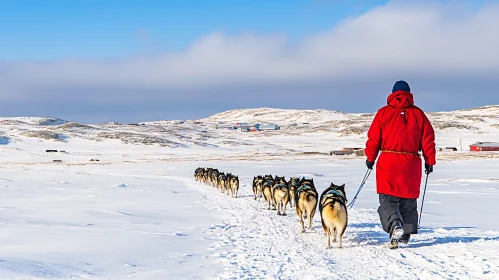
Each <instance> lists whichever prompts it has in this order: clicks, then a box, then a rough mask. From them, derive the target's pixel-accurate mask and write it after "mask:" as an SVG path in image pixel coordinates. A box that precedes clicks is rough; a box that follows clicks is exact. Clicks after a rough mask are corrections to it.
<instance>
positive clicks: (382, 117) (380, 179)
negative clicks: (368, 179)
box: [365, 90, 436, 198]
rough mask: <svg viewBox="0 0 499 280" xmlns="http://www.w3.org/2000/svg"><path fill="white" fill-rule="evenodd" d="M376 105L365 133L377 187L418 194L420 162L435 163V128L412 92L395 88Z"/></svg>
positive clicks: (389, 191) (406, 195) (412, 195)
mask: <svg viewBox="0 0 499 280" xmlns="http://www.w3.org/2000/svg"><path fill="white" fill-rule="evenodd" d="M387 103H388V105H387V106H385V107H383V108H381V109H379V111H378V113H377V114H376V116H375V117H374V120H373V123H372V125H371V127H370V128H369V131H368V133H367V136H368V138H369V139H368V140H367V143H366V149H365V153H366V156H367V160H369V161H371V162H374V161H376V158H377V157H378V153H379V152H380V151H381V155H380V156H379V159H378V162H377V164H376V190H377V192H378V193H379V194H387V195H392V196H396V197H401V198H418V197H419V192H420V186H421V176H422V162H421V156H420V155H419V152H420V151H422V153H423V157H424V160H425V162H426V163H427V164H429V165H435V163H436V161H435V132H434V131H433V127H432V126H431V123H430V121H429V120H428V118H427V117H426V115H425V113H424V112H423V111H422V110H421V109H419V108H418V107H416V106H414V97H413V95H412V93H410V92H406V91H402V90H399V91H396V92H394V93H392V94H390V96H388V100H387Z"/></svg>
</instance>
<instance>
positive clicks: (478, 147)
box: [470, 142, 499, 152]
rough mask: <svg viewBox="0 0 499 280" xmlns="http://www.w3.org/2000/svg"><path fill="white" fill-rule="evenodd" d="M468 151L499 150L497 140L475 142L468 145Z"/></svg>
mask: <svg viewBox="0 0 499 280" xmlns="http://www.w3.org/2000/svg"><path fill="white" fill-rule="evenodd" d="M470 151H473V152H487V151H499V143H497V142H476V143H475V144H471V145H470Z"/></svg>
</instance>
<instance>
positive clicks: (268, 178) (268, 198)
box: [262, 175, 276, 210]
mask: <svg viewBox="0 0 499 280" xmlns="http://www.w3.org/2000/svg"><path fill="white" fill-rule="evenodd" d="M273 185H274V178H273V177H272V175H265V176H264V177H263V185H262V192H263V197H264V198H265V204H267V206H268V209H270V208H271V206H272V210H275V209H276V208H275V205H273V203H274V197H273V196H272V186H273Z"/></svg>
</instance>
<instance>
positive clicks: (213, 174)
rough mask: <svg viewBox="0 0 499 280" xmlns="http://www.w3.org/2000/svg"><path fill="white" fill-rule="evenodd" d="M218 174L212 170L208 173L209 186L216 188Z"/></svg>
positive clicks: (215, 170)
mask: <svg viewBox="0 0 499 280" xmlns="http://www.w3.org/2000/svg"><path fill="white" fill-rule="evenodd" d="M219 175H220V172H219V171H218V170H217V169H213V170H212V171H211V173H210V181H211V185H212V186H214V187H217V186H218V178H219Z"/></svg>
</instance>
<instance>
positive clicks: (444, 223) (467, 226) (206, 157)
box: [0, 106, 499, 279]
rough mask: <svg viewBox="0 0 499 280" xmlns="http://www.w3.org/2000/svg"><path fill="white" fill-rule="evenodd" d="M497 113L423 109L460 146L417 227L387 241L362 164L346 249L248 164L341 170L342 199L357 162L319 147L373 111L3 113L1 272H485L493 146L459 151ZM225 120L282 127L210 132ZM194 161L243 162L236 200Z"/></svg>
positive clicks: (257, 275) (498, 238) (475, 275)
mask: <svg viewBox="0 0 499 280" xmlns="http://www.w3.org/2000/svg"><path fill="white" fill-rule="evenodd" d="M498 113H499V107H497V106H495V107H494V106H491V107H486V108H479V109H474V110H467V111H457V112H441V113H433V114H429V116H430V119H431V120H432V122H433V123H434V125H435V127H436V128H437V144H438V145H439V146H440V147H445V146H456V147H458V149H460V144H462V145H463V152H439V153H438V156H437V159H439V162H438V165H437V166H436V167H435V172H434V173H433V174H431V175H430V179H429V184H428V190H427V192H426V199H425V206H424V211H423V217H422V224H421V226H422V228H421V230H420V234H419V235H416V236H414V237H413V239H412V240H411V244H410V246H409V247H407V248H401V249H399V250H389V249H388V248H387V246H386V243H387V234H385V233H384V232H383V231H382V229H381V228H380V225H379V221H378V217H377V213H376V208H377V196H376V193H375V184H374V178H375V174H374V173H373V174H372V175H371V177H370V178H369V180H368V182H367V184H366V186H365V187H364V189H363V190H362V192H361V194H360V195H359V197H358V199H357V202H356V204H355V207H354V208H353V209H352V210H350V211H349V227H348V228H347V231H346V234H345V235H346V236H345V239H344V248H343V249H338V248H336V247H335V246H333V248H332V249H330V250H326V249H325V237H324V234H323V231H322V227H321V225H320V217H319V215H318V214H316V216H315V218H314V222H313V229H312V230H311V231H309V232H307V233H305V234H302V233H300V230H299V225H298V220H297V217H296V214H295V212H294V209H288V216H278V215H276V212H275V211H269V210H266V209H264V205H263V202H257V201H254V200H253V197H252V192H251V186H250V183H251V179H252V178H253V176H255V175H260V174H268V173H271V174H273V175H283V176H287V177H288V176H305V177H308V178H314V181H315V183H316V185H317V187H318V189H319V191H321V190H323V189H324V188H326V187H327V186H329V183H330V182H335V183H346V186H347V188H346V191H347V196H348V198H349V199H351V198H352V197H353V195H354V194H355V192H356V190H357V188H358V186H359V184H360V181H361V179H362V177H363V175H364V173H365V171H366V168H365V165H364V159H363V158H358V157H355V156H353V155H352V156H345V157H334V156H329V155H327V152H328V151H330V150H334V149H338V148H342V147H357V146H358V147H362V146H363V144H364V142H365V129H366V128H365V126H366V125H368V124H369V122H370V120H371V119H372V114H344V113H341V112H336V111H324V110H312V111H291V110H277V109H253V110H236V111H229V112H225V113H222V114H219V115H215V116H213V117H210V118H208V119H205V120H200V122H202V123H203V126H201V124H194V122H187V123H186V124H182V125H177V126H174V125H171V124H167V123H166V122H152V123H147V125H146V126H124V125H122V126H113V125H79V124H75V123H68V122H64V121H61V120H57V119H41V118H3V119H0V138H1V139H0V140H1V141H0V153H1V154H2V157H1V158H0V164H1V166H2V169H1V171H0V279H54V278H55V279H129V278H130V279H345V278H347V279H348V278H349V279H379V278H383V279H386V278H388V279H401V278H403V279H497V278H499V224H498V223H497V213H499V204H497V202H496V201H499V173H498V171H497V170H499V153H470V152H466V150H468V146H467V145H469V144H471V143H473V142H475V141H477V140H480V141H498V140H499V127H498V125H497V124H499V118H498V116H499V115H498ZM255 115H256V116H255ZM321 116H323V117H321ZM235 121H248V122H276V123H279V124H281V127H282V129H281V131H267V132H258V133H243V132H240V131H229V130H225V129H224V130H222V129H215V126H216V125H217V124H218V123H219V122H229V123H230V122H235ZM293 123H296V124H297V126H289V125H290V124H293ZM303 123H308V124H303ZM460 142H461V143H460ZM46 149H56V150H64V151H65V152H63V153H61V152H57V153H46V152H45V150H46ZM53 160H61V161H62V162H53ZM90 160H93V161H90ZM95 160H98V161H95ZM199 166H203V167H217V168H219V169H220V170H222V171H228V172H232V173H234V174H237V175H239V176H240V180H241V191H240V194H241V197H240V198H237V199H232V198H229V197H228V196H227V195H225V194H222V193H220V192H219V191H218V190H217V189H216V188H213V187H210V186H206V185H203V184H201V183H197V182H195V180H194V178H193V172H194V169H195V168H196V167H199Z"/></svg>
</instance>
